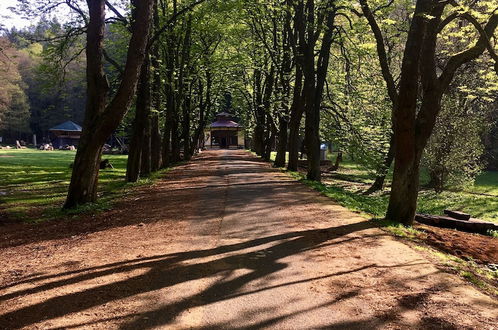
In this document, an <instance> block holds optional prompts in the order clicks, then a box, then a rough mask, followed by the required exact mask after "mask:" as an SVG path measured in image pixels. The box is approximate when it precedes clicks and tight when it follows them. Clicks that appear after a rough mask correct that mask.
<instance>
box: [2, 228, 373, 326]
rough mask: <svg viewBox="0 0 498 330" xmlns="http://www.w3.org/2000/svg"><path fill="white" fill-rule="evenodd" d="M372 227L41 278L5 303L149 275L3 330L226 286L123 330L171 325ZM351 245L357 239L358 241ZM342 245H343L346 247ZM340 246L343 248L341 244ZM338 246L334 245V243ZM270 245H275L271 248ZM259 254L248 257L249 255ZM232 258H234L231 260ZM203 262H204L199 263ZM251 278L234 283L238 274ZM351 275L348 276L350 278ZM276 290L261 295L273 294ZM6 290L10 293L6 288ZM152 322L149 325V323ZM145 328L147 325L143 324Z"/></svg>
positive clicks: (33, 310) (32, 310)
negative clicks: (186, 288)
mask: <svg viewBox="0 0 498 330" xmlns="http://www.w3.org/2000/svg"><path fill="white" fill-rule="evenodd" d="M372 226H373V225H372V224H371V223H370V222H368V221H364V222H361V223H355V224H350V225H344V226H338V227H330V228H327V229H320V230H305V231H296V232H288V233H284V234H279V235H272V236H267V237H262V238H258V239H253V240H249V241H245V242H241V243H236V244H231V245H225V246H220V247H217V248H213V249H206V250H196V251H188V252H180V253H174V254H169V255H161V256H156V257H150V258H143V259H138V260H131V261H126V262H120V263H115V264H109V265H103V266H100V267H95V268H88V269H82V270H79V271H73V272H66V273H61V274H56V275H50V276H39V277H34V278H30V279H26V280H24V281H20V282H17V283H13V284H12V285H10V286H9V287H10V291H12V290H13V289H14V290H15V287H16V286H19V285H21V284H23V283H27V282H29V283H31V284H34V283H37V282H42V283H40V284H38V285H37V286H35V287H33V288H30V289H24V290H23V289H21V290H17V291H12V292H11V293H8V294H4V295H2V296H0V299H1V300H2V301H7V300H10V299H15V298H19V297H25V296H27V295H34V294H37V293H40V292H43V291H46V290H50V289H55V288H62V287H65V286H69V285H73V284H77V283H81V282H84V281H88V280H91V279H96V278H102V277H104V276H108V275H116V274H118V273H129V272H131V271H134V270H144V271H145V270H146V271H145V272H144V273H142V274H140V275H136V276H132V277H129V278H127V277H126V276H125V277H124V279H122V280H120V281H115V282H111V283H105V284H103V285H99V286H96V287H93V288H90V289H87V290H83V291H78V292H72V293H67V294H64V295H60V296H56V297H52V298H49V299H47V300H45V301H42V302H39V303H36V304H33V305H30V306H27V307H23V308H20V309H17V310H15V311H11V312H8V313H5V314H2V315H0V325H1V327H4V328H22V327H26V326H30V325H33V324H36V323H37V322H40V321H42V320H50V319H54V318H58V317H63V316H65V315H68V314H71V313H75V312H79V311H83V310H86V309H88V308H91V307H95V306H99V305H103V304H106V303H109V302H112V301H115V300H119V299H123V298H127V297H131V296H134V295H138V294H141V293H146V292H152V291H155V290H159V289H163V288H168V287H172V286H174V285H176V284H179V283H182V282H188V281H193V280H198V279H203V278H206V279H207V278H213V277H215V276H221V277H222V278H223V280H221V281H216V282H215V283H214V284H213V285H211V286H210V287H208V288H206V289H205V290H202V291H201V292H199V293H197V294H195V295H192V296H189V297H186V298H185V299H183V300H181V301H178V302H175V303H173V304H170V305H168V306H163V307H161V308H160V309H158V310H153V311H148V312H145V313H143V314H140V315H137V318H136V320H133V321H131V322H129V323H128V324H126V325H123V328H129V329H132V328H135V329H136V328H145V327H147V326H148V325H150V326H152V325H165V324H167V323H168V322H170V321H172V320H173V319H174V318H175V317H176V316H178V315H179V314H180V313H181V312H182V311H184V310H185V309H187V308H191V307H192V306H202V305H204V304H210V303H213V302H216V301H221V300H225V299H231V298H233V297H237V296H240V295H246V294H250V293H251V292H242V291H239V289H240V288H241V287H243V286H244V285H246V284H248V283H250V282H253V281H255V280H258V279H262V278H264V277H266V276H268V275H270V274H272V273H276V272H278V271H280V270H282V269H285V268H286V267H288V264H287V263H285V262H282V259H284V258H286V257H288V256H291V255H296V254H300V253H303V252H305V251H309V250H312V249H316V248H318V247H321V246H322V245H323V244H324V243H327V242H328V241H332V240H334V239H337V238H339V237H341V236H344V235H348V234H350V233H353V232H358V231H363V230H366V229H369V228H372ZM350 239H355V238H354V237H352V238H350ZM340 242H342V240H341V241H340ZM340 242H337V244H340ZM328 243H332V242H328ZM268 244H274V245H272V246H270V247H266V246H267V245H268ZM256 247H259V249H257V250H252V251H245V250H246V249H253V248H256ZM227 254H228V255H227ZM215 256H219V258H217V259H215V260H208V261H205V260H202V258H206V257H215ZM198 259H201V260H198ZM369 267H377V265H374V264H372V265H368V266H364V267H359V268H357V269H351V270H349V271H347V272H356V271H360V270H363V269H366V268H369ZM241 269H244V270H248V271H249V272H248V273H246V274H243V275H240V276H236V277H234V278H230V276H231V275H233V274H234V272H235V271H236V270H241ZM347 272H346V273H347ZM341 274H344V272H336V273H331V274H328V275H326V276H324V278H326V277H333V276H339V275H341ZM317 279H318V278H310V279H303V280H302V281H300V282H306V281H313V280H317ZM293 284H296V282H290V283H286V284H281V285H279V286H286V285H293ZM273 288H274V287H268V288H263V289H259V290H271V289H273ZM2 289H6V288H5V287H4V288H2ZM145 321H146V322H145ZM142 322H145V323H142Z"/></svg>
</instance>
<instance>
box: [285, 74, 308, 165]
mask: <svg viewBox="0 0 498 330" xmlns="http://www.w3.org/2000/svg"><path fill="white" fill-rule="evenodd" d="M303 113H304V95H303V71H302V70H301V67H300V66H299V65H297V66H296V81H295V84H294V92H293V98H292V105H291V116H290V122H289V161H288V163H287V170H289V171H297V166H298V161H299V149H300V147H301V145H300V144H301V143H300V139H299V128H300V127H301V119H302V117H303Z"/></svg>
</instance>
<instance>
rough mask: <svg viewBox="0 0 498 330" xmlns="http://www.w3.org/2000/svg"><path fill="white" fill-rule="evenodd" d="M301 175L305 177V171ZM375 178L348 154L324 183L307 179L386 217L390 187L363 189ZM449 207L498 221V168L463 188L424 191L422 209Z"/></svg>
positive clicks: (344, 202) (349, 204)
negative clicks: (373, 190) (373, 191)
mask: <svg viewBox="0 0 498 330" xmlns="http://www.w3.org/2000/svg"><path fill="white" fill-rule="evenodd" d="M335 156H336V155H335V154H330V155H328V158H329V159H330V160H332V161H333V160H335ZM294 175H296V174H294ZM297 176H298V178H299V179H304V176H303V175H297ZM391 179H392V172H391V173H390V175H389V176H388V177H387V180H386V184H387V186H389V184H390V181H391ZM373 180H374V174H373V173H372V172H371V171H369V170H368V169H367V168H365V167H364V166H362V165H360V164H358V163H355V162H354V161H352V160H350V159H348V158H347V156H345V157H344V161H343V162H342V163H341V164H340V168H339V170H338V171H337V172H335V173H333V174H332V175H331V176H328V177H325V178H324V180H323V182H324V183H323V184H319V183H316V182H308V181H306V183H308V184H309V185H311V186H312V187H313V188H315V189H316V190H318V191H320V192H322V193H323V194H325V195H326V196H328V197H330V198H332V199H334V200H335V201H337V202H338V203H339V204H341V205H343V206H345V207H347V208H349V209H351V210H354V211H359V212H363V213H366V214H369V215H371V216H373V217H383V216H384V215H385V212H386V209H387V204H388V202H389V188H387V189H385V190H384V191H383V192H381V193H376V194H374V195H369V196H366V195H364V194H363V192H364V191H365V190H366V189H367V188H368V187H369V185H370V184H371V183H372V182H373ZM428 180H429V178H428V175H427V173H426V171H422V173H421V175H420V181H421V184H422V186H423V185H424V184H426V183H427V182H428ZM483 194H486V195H483ZM445 209H452V210H457V211H462V212H466V213H469V214H471V215H472V216H473V217H475V218H480V219H483V220H487V221H493V222H496V223H498V172H483V173H482V174H481V175H479V176H478V177H477V179H476V181H475V183H474V184H473V185H470V186H468V187H465V188H464V189H463V190H462V191H444V192H443V193H441V194H437V193H435V192H434V191H433V190H427V189H424V190H422V191H420V194H419V199H418V208H417V211H418V212H420V213H428V214H440V215H441V214H443V211H444V210H445Z"/></svg>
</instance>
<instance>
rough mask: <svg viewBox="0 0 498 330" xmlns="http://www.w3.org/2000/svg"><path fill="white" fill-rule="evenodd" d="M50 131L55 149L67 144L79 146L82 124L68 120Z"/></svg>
mask: <svg viewBox="0 0 498 330" xmlns="http://www.w3.org/2000/svg"><path fill="white" fill-rule="evenodd" d="M48 131H49V132H50V141H51V142H52V145H53V147H54V148H55V149H59V148H61V147H64V146H67V145H69V146H77V145H78V142H79V141H80V137H81V126H80V125H78V124H76V123H74V122H72V121H66V122H65V123H62V124H60V125H57V126H55V127H52V128H51V129H49V130H48Z"/></svg>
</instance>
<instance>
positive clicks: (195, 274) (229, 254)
mask: <svg viewBox="0 0 498 330" xmlns="http://www.w3.org/2000/svg"><path fill="white" fill-rule="evenodd" d="M0 235H2V236H1V237H2V239H1V241H0V248H1V250H0V262H1V263H2V264H3V265H4V267H2V269H1V270H0V329H10V328H35V329H39V328H42V329H46V328H48V329H63V328H64V329H72V328H79V329H89V328H90V329H92V328H94V329H112V328H117V329H149V328H168V329H222V328H225V329H261V328H271V329H335V328H338V329H339V328H348V329H355V328H356V329H373V328H382V329H385V328H395V329H398V328H420V329H454V328H457V329H458V328H475V329H493V328H494V327H495V326H496V324H497V322H498V304H497V302H496V301H494V300H492V299H491V298H489V297H487V296H485V295H483V294H481V293H480V292H478V291H477V290H475V289H474V288H472V287H470V286H469V285H467V284H465V283H464V282H463V281H461V280H460V279H458V278H457V277H455V276H452V275H449V274H445V273H443V272H440V271H439V270H438V269H437V268H436V267H435V266H434V265H433V264H431V263H430V262H429V261H428V260H426V259H425V258H424V257H423V256H421V255H420V254H419V253H418V252H416V251H414V250H412V249H411V248H410V247H408V246H407V245H405V244H403V243H401V242H398V241H396V240H395V239H393V238H391V236H389V235H388V234H386V233H384V232H383V231H381V230H379V229H377V228H373V227H372V225H371V223H369V222H368V221H365V219H364V218H361V217H358V216H357V215H355V214H354V213H351V212H349V211H347V210H346V209H344V208H342V207H340V206H337V205H334V204H333V203H332V202H330V201H329V200H327V199H325V198H324V197H321V196H319V195H318V194H317V193H316V192H313V191H311V190H310V189H309V188H307V187H306V186H304V185H302V184H300V183H296V182H294V181H292V180H291V179H290V178H289V177H288V176H286V175H285V174H283V173H280V172H279V171H278V170H274V169H271V168H270V167H269V165H268V164H265V163H262V162H260V161H258V160H257V159H255V158H253V157H252V156H251V155H249V154H247V153H244V152H242V151H217V152H214V151H213V152H206V153H203V154H202V155H201V156H199V157H197V159H196V160H195V161H193V162H191V163H189V164H187V165H183V166H180V167H178V168H176V169H175V170H174V171H172V172H170V173H169V174H167V176H166V177H165V179H164V180H161V181H159V182H158V183H156V184H155V185H153V186H152V187H148V188H143V189H141V190H140V191H138V192H137V193H134V194H132V195H130V196H128V197H127V199H126V201H125V202H123V203H122V204H120V205H118V207H116V209H115V210H113V211H110V212H107V213H105V214H102V215H99V216H98V217H96V218H87V219H83V220H80V221H72V222H71V221H60V222H54V223H51V224H47V225H43V226H26V225H24V226H9V227H7V226H5V227H4V228H0Z"/></svg>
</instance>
